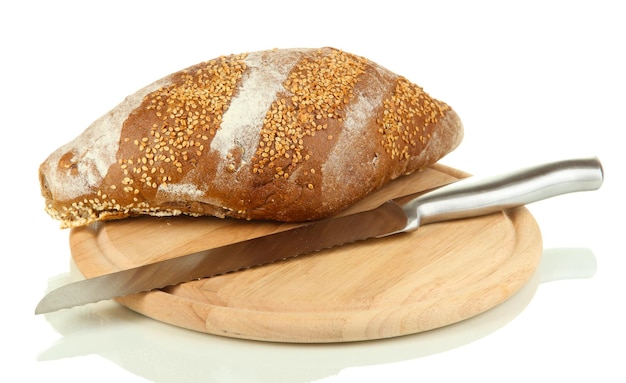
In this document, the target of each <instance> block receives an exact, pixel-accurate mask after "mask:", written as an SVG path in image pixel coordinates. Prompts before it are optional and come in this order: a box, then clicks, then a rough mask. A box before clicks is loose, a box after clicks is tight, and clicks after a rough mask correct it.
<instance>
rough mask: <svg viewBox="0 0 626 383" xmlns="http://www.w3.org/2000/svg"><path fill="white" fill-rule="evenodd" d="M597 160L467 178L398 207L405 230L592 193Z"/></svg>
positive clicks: (597, 179) (597, 181) (599, 176)
mask: <svg viewBox="0 0 626 383" xmlns="http://www.w3.org/2000/svg"><path fill="white" fill-rule="evenodd" d="M603 178H604V177H603V170H602V164H601V163H600V161H599V160H598V158H595V157H593V158H581V159H570V160H564V161H558V162H553V163H547V164H542V165H538V166H534V167H530V168H525V169H521V170H518V171H514V172H511V173H507V174H503V175H500V176H495V177H489V178H481V179H479V178H476V177H469V178H465V179H463V180H461V181H458V182H455V183H453V184H450V185H447V186H444V187H442V188H440V189H437V190H435V191H433V192H430V193H427V194H424V195H422V196H420V197H418V198H414V199H412V200H410V201H409V202H407V203H405V204H403V205H402V209H403V210H404V211H405V213H406V214H407V216H408V217H409V223H408V225H407V227H406V228H405V230H403V231H412V230H415V229H417V228H418V227H419V226H420V225H423V224H428V223H433V222H440V221H447V220H453V219H459V218H467V217H476V216H480V215H486V214H491V213H495V212H497V211H500V210H504V209H508V208H513V207H517V206H522V205H525V204H528V203H531V202H536V201H540V200H543V199H546V198H550V197H554V196H558V195H561V194H566V193H572V192H578V191H588V190H596V189H598V188H599V187H600V186H601V185H602V181H603Z"/></svg>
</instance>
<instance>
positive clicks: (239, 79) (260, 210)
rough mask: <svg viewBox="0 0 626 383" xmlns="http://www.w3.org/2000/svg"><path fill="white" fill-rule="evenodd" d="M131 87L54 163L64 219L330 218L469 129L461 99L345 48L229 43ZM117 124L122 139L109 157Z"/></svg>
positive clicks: (49, 199) (46, 179)
mask: <svg viewBox="0 0 626 383" xmlns="http://www.w3.org/2000/svg"><path fill="white" fill-rule="evenodd" d="M129 99H132V100H135V101H133V102H132V103H129V101H128V100H129ZM129 99H127V101H125V102H126V105H125V104H124V103H122V104H120V106H118V107H116V108H114V109H113V110H112V111H111V112H110V113H109V115H116V116H118V117H117V118H115V119H108V120H107V119H105V120H106V121H101V120H102V119H101V120H98V121H100V122H96V123H94V126H95V127H94V126H92V127H90V128H89V129H88V130H87V131H86V132H85V133H84V134H83V135H81V136H84V137H82V138H81V137H79V138H77V139H76V140H75V142H73V143H70V144H68V145H65V146H63V147H62V148H60V149H59V150H57V151H56V152H55V153H54V154H53V155H51V156H50V157H49V158H48V159H47V160H46V162H44V164H42V166H41V168H40V180H41V185H42V193H43V195H44V197H45V198H46V211H47V212H48V213H49V214H50V215H51V216H52V217H53V218H55V219H58V220H59V221H61V226H62V227H77V226H84V225H87V224H90V223H92V222H95V221H101V220H108V219H119V218H124V217H129V216H136V215H144V214H147V215H154V216H164V215H179V214H186V215H192V216H197V215H213V216H217V217H226V216H228V217H235V218H245V219H270V220H280V221H305V220H311V219H318V218H322V217H325V216H328V215H331V214H334V213H336V212H338V211H340V210H342V209H344V208H346V207H347V206H349V205H350V204H352V203H354V202H356V201H358V200H359V199H361V198H363V197H364V196H365V195H367V194H368V193H370V192H372V191H373V190H376V189H377V188H379V187H380V186H382V185H384V184H385V183H387V182H389V181H390V180H392V179H394V178H396V177H399V176H401V175H403V174H407V173H411V172H413V171H416V170H418V169H421V168H423V167H426V166H428V165H430V164H432V163H433V162H436V161H437V160H438V159H439V158H441V157H443V156H444V155H445V154H447V153H448V152H450V151H451V150H453V149H454V148H455V147H456V146H457V145H458V144H459V143H460V140H461V138H462V127H461V123H460V120H459V119H458V116H456V114H455V113H454V111H453V110H452V109H451V108H450V107H449V106H448V105H447V104H445V103H443V102H440V101H437V100H435V99H433V98H431V97H430V96H429V95H428V94H426V93H425V92H424V91H423V89H422V88H420V87H418V86H417V85H415V84H412V83H411V82H410V81H408V80H407V79H405V78H404V77H400V76H398V75H396V74H394V73H393V72H391V71H389V70H387V69H385V68H383V67H381V66H379V65H377V64H375V63H373V62H371V61H369V60H367V59H365V58H363V57H359V56H356V55H353V54H349V53H346V52H343V51H341V50H337V49H334V48H322V49H285V50H271V51H262V52H254V53H250V54H238V55H230V56H222V57H219V58H216V59H213V60H210V61H207V62H204V63H200V64H197V65H195V66H192V67H190V68H187V69H185V70H182V71H180V72H177V73H174V74H172V75H170V76H167V77H165V78H164V79H162V80H159V81H157V82H155V84H152V85H150V86H148V87H146V88H145V89H144V90H142V91H140V92H138V94H136V95H134V96H133V97H129ZM264 109H266V110H265V112H264ZM120 116H123V117H120ZM90 130H91V132H90ZM107 132H110V133H107ZM103 136H106V137H107V139H106V142H115V143H116V146H115V148H117V150H116V152H115V155H114V156H111V154H110V153H111V149H108V152H107V153H108V154H107V157H106V161H105V160H104V159H102V158H100V157H101V156H100V154H99V153H100V152H99V151H98V148H97V145H98V141H99V140H97V139H94V137H103ZM85 141H89V142H88V144H87V146H86V147H87V149H78V143H79V142H80V143H81V145H83V146H84V144H85ZM100 141H102V140H100ZM109 146H110V147H111V148H113V146H111V145H109ZM94 158H97V159H98V161H94ZM95 162H97V164H98V166H97V168H96V167H95V166H94V165H92V164H93V163H95ZM96 169H97V172H96ZM94 174H100V175H99V176H97V177H95V176H94ZM68 185H69V186H68ZM72 185H76V186H72ZM79 185H82V186H80V187H79Z"/></svg>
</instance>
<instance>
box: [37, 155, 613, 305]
mask: <svg viewBox="0 0 626 383" xmlns="http://www.w3.org/2000/svg"><path fill="white" fill-rule="evenodd" d="M603 178H604V175H603V169H602V165H601V163H600V161H599V160H598V159H597V158H596V157H592V158H580V159H569V160H563V161H558V162H552V163H547V164H541V165H537V166H532V167H528V168H524V169H521V170H517V171H513V172H510V173H506V174H503V175H499V176H495V177H488V178H478V177H469V178H466V179H463V180H461V181H457V182H454V183H452V184H450V185H446V186H443V187H441V188H438V189H435V190H433V191H429V192H426V193H423V192H422V193H416V194H411V195H408V196H405V197H401V198H396V199H393V200H390V201H387V202H385V203H384V204H382V205H380V206H379V207H377V208H375V209H372V210H368V211H364V212H360V213H355V214H351V215H347V216H342V217H336V218H329V219H325V220H319V221H314V222H310V223H307V224H304V225H302V226H298V227H296V228H293V229H290V230H286V231H281V232H278V233H274V234H270V235H266V236H262V237H258V238H253V239H249V240H246V241H242V242H237V243H233V244H229V245H226V246H221V247H217V248H213V249H207V250H203V251H199V252H196V253H192V254H187V255H182V256H179V257H176V258H172V259H168V260H164V261H159V262H155V263H151V264H147V265H143V266H139V267H135V268H131V269H127V270H121V271H118V272H114V273H110V274H105V275H102V276H98V277H94V278H89V279H85V280H81V281H78V282H74V283H70V284H67V285H65V286H61V287H59V288H57V289H55V290H52V291H51V292H49V293H48V294H47V295H46V296H44V298H43V299H42V300H41V301H40V302H39V304H38V305H37V308H36V309H35V314H44V313H49V312H53V311H57V310H60V309H64V308H70V307H74V306H80V305H84V304H88V303H94V302H98V301H101V300H106V299H111V298H116V297H122V296H126V295H130V294H135V293H140V292H146V291H151V290H154V289H159V288H164V287H167V286H172V285H176V284H179V283H182V282H189V281H193V280H196V279H201V278H208V277H213V276H217V275H221V274H225V273H228V272H233V271H240V270H243V269H246V268H250V267H253V266H260V265H264V264H268V263H272V262H276V261H280V260H284V259H288V258H291V257H295V256H298V255H304V254H308V253H312V252H315V251H318V250H322V249H328V248H331V247H334V246H340V245H345V244H348V243H352V242H355V241H360V240H365V239H370V238H380V237H385V236H389V235H393V234H399V233H402V232H410V231H414V230H416V229H417V228H418V227H419V226H420V225H424V224H428V223H434V222H440V221H446V220H454V219H463V218H468V217H475V216H480V215H486V214H491V213H494V212H498V211H501V210H504V209H508V208H513V207H517V206H522V205H525V204H528V203H531V202H535V201H539V200H543V199H546V198H550V197H554V196H557V195H561V194H565V193H571V192H577V191H588V190H595V189H598V188H599V187H600V186H601V185H602V182H603Z"/></svg>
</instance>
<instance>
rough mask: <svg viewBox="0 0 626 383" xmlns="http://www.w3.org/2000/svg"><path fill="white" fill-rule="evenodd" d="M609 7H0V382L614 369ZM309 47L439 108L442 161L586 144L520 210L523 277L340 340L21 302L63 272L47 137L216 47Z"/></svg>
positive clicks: (537, 376)
mask: <svg viewBox="0 0 626 383" xmlns="http://www.w3.org/2000/svg"><path fill="white" fill-rule="evenodd" d="M8 3H11V4H13V5H8ZM619 3H620V2H619V1H613V2H611V1H602V0H596V1H587V2H582V1H523V2H521V1H520V2H504V1H492V2H487V1H457V2H451V1H413V2H408V1H407V2H406V3H403V2H400V1H394V0H385V1H380V2H341V1H338V0H335V1H320V0H315V1H293V0H292V1H284V2H272V1H258V2H245V1H220V2H209V1H206V2H202V3H201V2H190V1H184V0H177V1H171V2H164V1H124V2H122V1H112V0H109V1H102V2H78V1H76V2H69V1H59V0H57V1H20V2H17V1H14V2H3V3H2V5H0V41H1V45H0V47H1V49H2V53H1V55H2V59H1V60H0V67H1V70H0V76H2V81H1V83H0V84H1V85H0V86H1V89H0V97H1V102H0V108H1V109H0V110H1V118H0V124H1V127H0V129H1V135H2V142H4V145H5V146H4V149H3V150H1V151H0V153H1V155H2V161H1V163H2V169H3V170H2V178H1V182H2V185H1V188H0V193H2V194H1V198H0V201H2V204H3V219H2V221H3V223H4V225H3V229H2V232H1V233H2V246H3V248H4V250H3V254H2V267H1V268H0V270H1V272H0V273H1V274H0V275H1V278H0V280H1V285H2V287H3V288H2V307H3V310H2V314H1V315H0V321H1V322H0V324H1V325H0V331H2V335H1V338H0V339H2V344H3V346H2V349H3V350H4V352H3V356H1V358H2V359H0V361H1V362H0V365H1V366H2V367H1V368H0V380H2V381H15V380H17V381H48V380H54V381H68V382H79V381H81V382H82V381H89V382H110V381H124V382H126V381H129V382H135V381H137V382H141V381H164V382H170V381H172V382H174V381H176V382H178V381H180V382H183V381H210V382H228V381H250V382H254V381H268V382H281V381H287V382H308V381H323V382H353V381H354V382H357V381H358V382H360V381H364V380H367V381H369V380H371V381H389V382H403V381H417V380H418V379H419V380H422V381H431V382H433V381H435V382H436V381H466V380H469V379H471V380H472V381H487V382H501V381H508V382H511V381H513V382H515V381H562V382H578V381H580V382H588V381H602V382H624V381H626V371H625V368H624V367H623V362H624V360H625V356H626V351H625V349H624V345H625V344H626V331H625V330H624V323H625V320H626V317H625V315H624V314H623V312H624V303H625V300H624V294H625V293H626V282H625V280H626V278H625V277H624V275H625V273H626V254H624V245H623V238H624V224H623V216H624V213H625V209H624V201H623V199H622V198H623V195H624V190H625V189H624V187H625V186H626V185H625V182H624V177H625V175H626V173H625V172H624V166H625V165H626V163H625V158H624V151H625V150H626V145H625V144H624V140H623V137H624V134H623V133H624V130H625V128H626V123H625V118H624V110H625V109H626V96H625V95H624V89H625V88H626V75H625V69H624V68H626V61H625V59H624V53H625V52H624V51H625V47H626V27H625V25H626V18H625V16H626V13H625V12H624V11H623V10H622V9H623V8H622V7H621V6H620V4H619ZM408 4H411V5H408ZM321 46H333V47H336V48H341V49H343V50H346V51H348V52H351V53H355V54H358V55H362V56H365V57H367V58H370V59H371V60H373V61H376V62H378V63H380V64H381V65H383V66H385V67H387V68H388V69H390V70H392V71H394V72H396V73H399V74H402V75H404V76H405V77H407V78H409V79H410V80H412V81H413V82H416V83H418V84H419V85H421V86H423V87H424V88H425V90H426V91H427V92H429V93H430V94H431V95H432V96H434V97H436V98H439V99H442V100H444V101H446V102H447V103H449V104H450V105H451V106H452V107H453V108H455V110H456V111H457V112H458V113H459V115H460V116H461V118H462V120H463V122H464V125H465V130H466V136H465V139H464V141H463V143H462V144H461V146H460V147H459V148H458V149H457V150H456V151H455V152H454V153H452V154H450V155H449V156H448V157H446V158H445V159H444V160H442V161H441V162H442V163H444V164H446V165H449V166H452V167H455V168H458V169H462V170H465V171H467V172H470V173H474V174H490V173H497V172H501V171H505V170H508V169H513V168H517V167H521V166H524V165H530V164H535V163H539V162H544V161H551V160H555V159H561V158H568V157H581V156H588V155H597V156H599V157H600V159H601V160H602V162H603V164H604V168H605V174H606V179H605V183H604V185H603V187H602V188H601V189H600V190H599V191H596V192H590V193H578V194H571V195H567V196H563V197H558V198H556V199H552V200H549V201H544V202H540V203H536V204H533V205H531V206H530V207H529V208H530V210H531V212H532V213H533V215H534V216H535V218H536V219H537V221H538V223H539V225H540V227H541V230H542V234H543V240H544V247H545V248H546V249H547V250H546V253H545V254H544V258H545V262H544V263H543V264H542V265H541V266H540V268H539V270H538V272H537V275H536V276H535V278H533V280H532V281H531V282H530V283H529V286H528V287H527V288H525V289H524V290H523V291H522V292H520V294H518V295H517V296H515V297H514V298H512V299H511V300H510V301H507V302H506V303H505V304H503V305H502V306H499V307H497V308H496V309H494V310H492V311H489V312H487V313H485V314H484V315H481V316H479V317H476V318H473V319H471V320H469V321H467V322H463V323H460V324H458V325H455V326H451V327H449V328H444V329H440V330H436V331H432V332H429V333H425V334H419V335H414V336H407V337H403V338H400V339H393V340H386V341H372V342H364V343H356V344H344V345H309V346H306V345H305V346H303V345H277V344H267V343H260V342H250V341H241V340H232V339H227V338H219V337H215V336H210V335H204V334H198V333H192V332H189V331H185V330H181V329H178V328H174V327H171V326H167V325H164V324H161V323H158V322H155V321H152V320H149V319H146V318H143V317H141V316H139V315H135V314H134V313H131V312H129V311H127V310H125V309H123V308H121V307H120V306H118V305H116V304H114V303H111V302H104V303H101V304H97V305H91V306H87V307H82V308H77V309H72V310H69V311H67V310H66V311H64V312H59V313H56V314H51V315H48V316H35V315H34V314H33V311H34V307H35V305H36V303H37V302H38V300H39V299H40V298H41V296H42V295H43V294H44V292H45V291H46V289H47V288H48V286H49V284H55V283H57V284H58V283H61V282H63V281H64V280H65V279H67V272H68V270H69V268H70V263H69V257H70V256H69V247H68V242H67V237H68V234H69V232H68V231H62V230H59V229H58V225H57V223H56V222H54V221H53V220H52V219H50V218H49V217H48V216H47V215H46V214H45V213H44V211H43V199H42V198H41V196H40V194H39V184H38V178H37V168H38V166H39V164H40V162H42V161H43V160H44V159H45V158H46V157H47V155H48V154H49V153H50V152H52V151H53V150H54V149H56V148H57V147H58V146H60V145H62V144H64V143H65V142H67V141H69V140H70V139H72V138H74V137H75V136H76V135H78V134H79V133H80V132H81V131H82V130H83V129H84V128H86V127H87V125H89V124H90V123H91V122H92V121H93V120H95V119H96V118H97V117H99V116H100V115H102V114H104V113H105V112H107V111H108V110H109V109H110V108H112V107H113V106H115V105H116V104H117V103H118V102H120V101H121V100H122V99H123V98H124V97H125V96H126V95H128V94H131V93H133V92H134V91H135V90H137V89H139V88H140V87H142V86H144V85H146V84H148V83H150V82H152V81H154V80H156V79H158V78H160V77H162V76H164V75H166V74H169V73H171V72H173V71H176V70H179V69H182V68H184V67H187V66H189V65H192V64H195V63H197V62H200V61H204V60H208V59H211V58H214V57H217V56H220V55H223V54H230V53H241V52H250V51H255V50H264V49H271V48H275V47H277V48H289V47H321ZM596 267H597V270H596ZM571 278H573V279H571ZM550 280H552V281H550ZM8 376H12V377H13V379H8V378H7V377H8Z"/></svg>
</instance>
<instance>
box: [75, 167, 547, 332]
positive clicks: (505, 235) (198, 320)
mask: <svg viewBox="0 0 626 383" xmlns="http://www.w3.org/2000/svg"><path fill="white" fill-rule="evenodd" d="M465 176H466V174H464V173H462V172H460V171H457V170H455V169H452V168H449V167H445V166H442V165H435V166H433V167H431V168H429V169H426V170H424V171H423V172H420V173H417V174H413V175H411V176H407V177H404V178H401V179H399V180H396V181H394V182H393V183H391V184H389V185H388V186H386V187H384V188H383V189H381V190H380V191H378V192H377V193H375V194H373V195H371V196H370V197H368V198H367V199H366V200H364V201H362V202H361V203H359V204H357V205H355V206H353V207H352V208H351V209H350V211H357V210H364V209H368V208H372V207H375V206H378V205H379V204H380V203H382V202H384V201H385V200H387V199H389V198H393V197H396V196H401V195H405V194H408V193H410V192H415V191H419V190H425V189H429V188H431V187H434V186H437V185H440V184H443V183H446V182H449V181H451V180H454V179H458V178H462V177H465ZM293 226H294V224H277V223H273V222H246V221H239V220H231V219H218V218H210V217H205V218H189V217H170V218H154V217H143V218H133V219H125V220H119V221H110V222H106V223H101V224H97V225H92V226H89V227H85V228H78V229H73V230H72V231H71V233H70V245H71V251H72V256H73V258H74V261H75V263H76V265H77V267H78V269H79V270H80V271H81V273H82V274H83V275H84V276H85V277H94V276H97V275H101V274H104V273H109V272H112V271H116V270H119V269H124V268H129V267H133V266H138V265H141V264H145V263H149V262H153V261H157V260H162V259H167V258H171V257H174V256H178V255H181V254H185V253H189V252H194V251H199V250H201V249H204V248H210V247H215V246H220V245H224V244H227V243H231V242H235V241H240V240H244V239H248V238H252V237H256V236H261V235H265V234H269V233H272V232H275V231H278V230H284V229H287V228H290V227H293ZM541 253H542V243H541V235H540V232H539V228H538V227H537V224H536V222H535V220H534V219H533V217H532V216H531V214H530V213H529V212H528V210H526V209H525V208H517V209H512V210H509V211H506V212H502V213H497V214H492V215H489V216H485V217H480V218H472V219H464V220H459V221H454V222H446V223H437V224H431V225H426V226H423V227H422V228H420V229H419V230H418V231H417V232H414V233H408V234H400V235H396V236H392V237H388V238H384V239H378V240H368V241H363V242H359V243H355V244H351V245H348V246H343V247H338V248H334V249H331V250H325V251H322V252H318V253H316V254H314V255H309V256H301V257H298V258H295V259H291V260H288V261H283V262H278V263H274V264H271V265H266V266H262V267H257V268H253V269H249V270H246V271H242V272H238V273H231V274H227V275H222V276H219V277H215V278H208V279H202V280H197V281H193V282H188V283H183V284H180V285H178V286H175V287H170V288H166V289H163V290H156V291H152V292H149V293H141V294H135V295H132V296H127V297H123V298H118V302H120V303H121V304H122V305H125V306H127V307H128V308H130V309H132V310H134V311H136V312H138V313H141V314H144V315H146V316H148V317H151V318H154V319H157V320H159V321H163V322H166V323H170V324H173V325H176V326H180V327H184V328H188V329H192V330H196V331H200V332H206V333H211V334H216V335H223V336H228V337H235V338H245V339H255V340H265V341H277V342H346V341H357V340H369V339H380V338H387V337H394V336H400V335H406V334H412V333H417V332H421V331H426V330H430V329H433V328H437V327H441V326H445V325H448V324H452V323H455V322H458V321H461V320H464V319H467V318H470V317H472V316H475V315H477V314H480V313H482V312H484V311H486V310H489V309H490V308H492V307H494V306H496V305H498V304H499V303H501V302H503V301H504V300H506V299H507V298H509V297H510V296H511V295H513V294H514V293H515V292H516V291H518V290H519V289H520V288H521V287H522V286H523V285H524V284H525V283H526V282H527V281H528V280H529V279H530V277H531V276H532V274H533V272H534V271H535V269H536V267H537V265H538V263H539V260H540V257H541Z"/></svg>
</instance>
